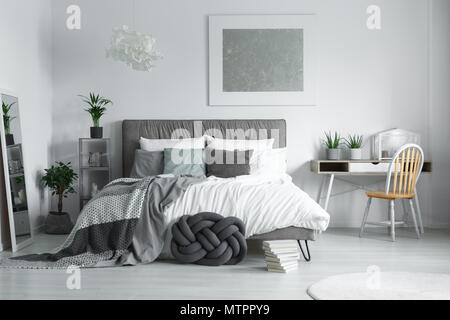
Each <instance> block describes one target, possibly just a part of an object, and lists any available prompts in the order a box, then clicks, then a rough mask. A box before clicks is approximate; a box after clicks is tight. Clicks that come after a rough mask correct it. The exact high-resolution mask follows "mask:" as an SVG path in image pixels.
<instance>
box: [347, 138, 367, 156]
mask: <svg viewBox="0 0 450 320" xmlns="http://www.w3.org/2000/svg"><path fill="white" fill-rule="evenodd" d="M344 140H345V144H346V145H347V147H348V148H349V149H350V160H361V158H362V152H361V147H362V143H363V136H362V135H357V134H355V135H349V136H348V139H345V138H344Z"/></svg>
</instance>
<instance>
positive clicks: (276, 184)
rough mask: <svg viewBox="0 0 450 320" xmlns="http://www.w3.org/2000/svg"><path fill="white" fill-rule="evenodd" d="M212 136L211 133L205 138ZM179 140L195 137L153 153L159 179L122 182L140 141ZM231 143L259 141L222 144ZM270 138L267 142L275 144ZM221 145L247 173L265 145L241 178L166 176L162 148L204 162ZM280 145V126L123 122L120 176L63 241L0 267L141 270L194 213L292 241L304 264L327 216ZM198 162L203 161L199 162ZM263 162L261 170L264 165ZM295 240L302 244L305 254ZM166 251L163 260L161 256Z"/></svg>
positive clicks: (250, 234) (248, 232)
mask: <svg viewBox="0 0 450 320" xmlns="http://www.w3.org/2000/svg"><path fill="white" fill-rule="evenodd" d="M212 129H214V130H212ZM212 131H214V135H210V134H211V132H212ZM174 132H176V133H177V135H176V136H175V137H174V136H172V134H173V133H174ZM219 135H220V136H221V137H219ZM247 135H248V137H246V136H247ZM180 136H181V137H185V138H194V139H191V140H184V141H183V140H182V141H179V140H176V141H175V143H180V144H182V143H190V141H197V143H196V144H195V145H190V144H189V146H186V147H183V146H181V147H178V148H176V147H174V148H173V149H170V147H164V148H163V151H161V150H158V151H157V152H156V153H157V154H159V152H162V153H163V157H164V159H163V161H164V164H163V165H164V172H165V173H163V174H160V173H158V174H156V173H155V174H150V173H147V172H146V173H144V174H143V175H142V176H140V177H136V176H134V174H133V177H129V175H130V172H131V169H132V167H133V170H134V169H135V168H136V166H133V163H134V155H135V154H142V153H143V152H142V151H145V152H146V151H147V150H145V149H144V148H143V149H144V150H138V149H140V142H143V141H144V142H145V141H147V143H150V144H161V143H162V144H164V145H167V144H170V143H173V142H174V141H173V140H171V141H165V140H158V139H174V138H179V137H180ZM141 138H147V140H145V139H141ZM221 138H227V139H228V140H221ZM236 138H237V139H238V140H242V139H243V138H244V140H258V141H251V142H248V141H230V140H229V139H236ZM267 138H269V139H267ZM148 139H152V140H154V141H150V140H148ZM271 139H274V140H275V143H274V141H273V140H271ZM139 140H141V141H139ZM220 141H222V142H224V143H227V146H228V144H230V145H231V150H233V153H234V154H236V155H237V154H238V153H244V154H247V159H248V161H249V163H248V164H246V166H247V167H248V166H250V161H251V158H252V157H251V156H250V155H249V154H250V153H251V152H256V153H257V154H258V152H260V150H258V146H259V145H264V148H263V151H262V153H260V154H259V155H257V156H254V157H253V161H256V165H255V167H254V168H256V171H253V172H252V171H251V170H247V171H242V172H244V173H240V174H235V175H231V174H230V175H228V176H220V170H219V171H216V172H215V173H216V174H212V175H211V174H210V175H209V176H208V177H205V174H204V173H205V169H203V171H202V172H200V174H195V175H194V174H185V173H183V172H184V171H180V172H181V173H180V174H176V173H174V171H172V170H168V172H166V170H165V169H166V168H165V167H166V162H165V161H166V160H167V161H168V162H169V163H170V161H172V160H171V156H172V155H171V154H168V158H167V159H166V151H167V150H169V152H172V151H170V150H180V149H183V148H186V149H188V150H193V149H195V150H196V152H197V153H199V151H200V154H201V157H203V155H205V156H206V155H207V154H208V153H207V152H204V151H203V149H204V148H205V144H206V143H208V142H210V143H208V145H209V146H213V145H214V143H219V142H220ZM269 143H270V146H269ZM238 145H240V146H238ZM249 145H251V146H252V147H251V148H252V149H251V151H250V150H249V149H246V148H247V146H249ZM144 146H146V145H144ZM147 146H148V145H147ZM227 146H225V145H224V147H221V146H220V145H219V144H217V145H216V146H215V147H214V148H213V147H210V148H209V150H211V149H214V150H221V149H220V148H224V149H225V148H227ZM285 147H286V123H285V121H284V120H270V119H269V120H125V121H123V175H124V178H119V179H115V180H114V181H111V182H110V183H109V184H108V185H106V186H105V187H104V188H102V190H100V191H99V192H98V193H97V194H95V196H94V197H93V198H92V199H91V200H90V201H89V202H88V203H87V204H86V205H85V206H84V207H83V209H82V211H81V212H80V215H79V216H78V218H77V221H76V223H75V226H74V228H73V230H72V231H71V233H70V234H69V235H68V237H67V238H66V240H65V241H64V243H63V244H61V245H60V246H59V247H58V248H55V250H53V252H52V253H43V254H31V255H26V256H21V257H14V258H11V259H4V260H3V261H0V266H2V265H5V266H6V265H8V266H12V267H14V266H15V267H21V268H67V267H68V266H72V265H76V266H80V267H113V266H114V267H117V266H125V265H138V264H147V263H151V262H153V261H155V260H156V259H158V258H162V259H164V258H170V254H171V250H170V245H171V243H172V241H171V240H172V234H171V232H172V228H171V227H172V226H174V224H175V223H177V222H178V221H180V219H181V218H182V217H183V216H192V215H195V214H197V213H199V212H211V213H216V214H220V216H223V217H225V218H227V217H234V218H237V219H238V220H237V221H242V227H243V228H244V230H242V231H243V232H242V233H243V234H245V237H247V238H248V239H258V240H261V239H263V240H281V239H295V240H297V241H298V243H299V245H300V250H301V252H302V253H303V257H304V258H305V259H306V260H307V261H309V260H310V255H309V249H308V246H307V244H308V241H309V240H315V239H316V237H317V235H318V233H320V232H322V231H324V230H326V229H327V227H328V224H329V220H330V216H329V214H328V213H327V212H326V211H325V210H324V209H323V208H322V207H320V205H319V204H317V202H315V201H314V200H313V199H312V198H311V197H310V196H309V195H308V194H306V193H305V192H304V191H303V190H301V189H300V188H298V187H297V186H296V185H295V184H294V183H293V182H292V178H291V177H290V176H289V175H288V174H287V173H286V165H285V164H286V163H285V159H286V149H285ZM273 148H275V149H277V148H278V150H274V149H273ZM206 149H208V148H206ZM236 149H237V150H236ZM227 152H228V151H227ZM273 154H282V156H281V157H279V158H278V160H276V159H274V158H270V157H269V158H267V157H266V156H267V155H273ZM264 157H266V158H264ZM219 159H220V158H219ZM262 159H266V160H264V161H263V160H262ZM267 159H268V160H267ZM160 160H161V157H160ZM202 161H203V158H202V159H201V160H200V162H202ZM227 161H228V160H227ZM246 161H247V160H246ZM219 162H220V161H219ZM137 163H141V162H140V161H137V162H136V163H134V164H135V165H136V164H137ZM253 163H254V164H255V162H253ZM264 163H265V164H266V165H268V166H267V167H265V166H264ZM146 164H152V165H153V164H157V161H154V160H147V163H146ZM206 165H209V166H210V167H211V166H213V167H215V168H217V167H218V166H219V165H220V163H216V162H214V163H213V162H211V163H207V164H206ZM228 165H230V163H227V164H226V166H227V168H230V167H228ZM231 165H232V166H231V168H232V169H236V168H238V165H239V164H238V163H231ZM271 167H272V168H273V167H275V168H278V170H274V171H270V170H269V169H268V168H271ZM208 170H209V169H208ZM258 170H259V171H258ZM158 172H160V171H159V170H158ZM210 172H211V171H208V172H207V173H210ZM249 173H250V174H249ZM207 175H208V174H207ZM301 241H305V244H306V253H305V251H304V250H303V248H302V243H301ZM165 253H168V254H169V256H165V257H164V256H163V255H165ZM202 254H203V253H202ZM0 260H1V259H0Z"/></svg>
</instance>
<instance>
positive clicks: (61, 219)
mask: <svg viewBox="0 0 450 320" xmlns="http://www.w3.org/2000/svg"><path fill="white" fill-rule="evenodd" d="M72 229H73V223H72V220H70V216H69V214H68V213H67V212H61V213H59V212H54V211H50V213H49V214H48V216H47V218H46V219H45V232H46V233H48V234H68V233H70V232H71V231H72Z"/></svg>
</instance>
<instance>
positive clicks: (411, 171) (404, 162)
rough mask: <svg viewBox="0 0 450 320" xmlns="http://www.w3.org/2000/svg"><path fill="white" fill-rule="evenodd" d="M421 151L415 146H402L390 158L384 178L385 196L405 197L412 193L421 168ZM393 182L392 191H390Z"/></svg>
mask: <svg viewBox="0 0 450 320" xmlns="http://www.w3.org/2000/svg"><path fill="white" fill-rule="evenodd" d="M423 160H424V159H423V150H422V148H421V147H420V146H418V145H417V144H413V143H411V144H405V145H403V146H402V147H401V148H400V149H399V150H398V151H397V152H396V153H395V155H394V157H393V158H392V162H391V164H390V165H389V172H388V175H387V178H386V190H385V191H386V194H388V193H389V191H391V192H392V193H394V194H399V195H405V194H411V193H414V189H415V188H416V183H417V180H419V176H420V172H421V171H422V167H423ZM392 180H393V184H392V190H391V189H390V184H391V181H392Z"/></svg>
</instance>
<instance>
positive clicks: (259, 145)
mask: <svg viewBox="0 0 450 320" xmlns="http://www.w3.org/2000/svg"><path fill="white" fill-rule="evenodd" d="M205 138H206V143H207V144H208V148H211V149H217V150H226V151H234V150H239V151H244V150H253V151H254V152H259V151H264V150H269V149H272V147H273V143H274V141H275V139H262V140H236V139H219V138H214V137H211V136H205Z"/></svg>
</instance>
